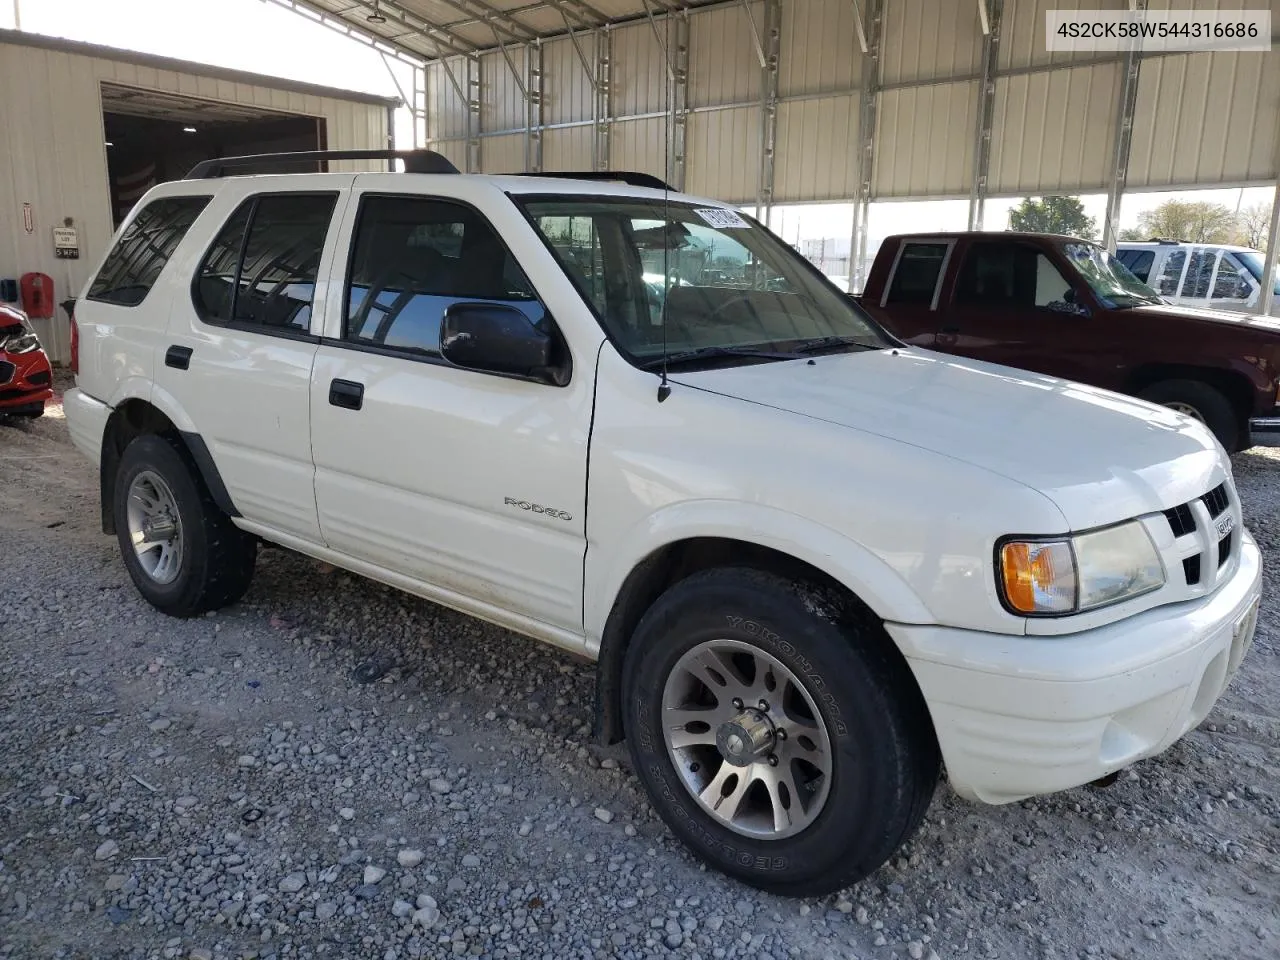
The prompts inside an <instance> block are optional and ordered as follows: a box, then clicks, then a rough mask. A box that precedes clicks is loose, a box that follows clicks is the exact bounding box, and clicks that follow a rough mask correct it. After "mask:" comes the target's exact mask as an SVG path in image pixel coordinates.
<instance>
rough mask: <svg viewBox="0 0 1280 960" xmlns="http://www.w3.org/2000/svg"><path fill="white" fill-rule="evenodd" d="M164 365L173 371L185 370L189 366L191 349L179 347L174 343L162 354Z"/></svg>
mask: <svg viewBox="0 0 1280 960" xmlns="http://www.w3.org/2000/svg"><path fill="white" fill-rule="evenodd" d="M164 365H165V366H166V367H173V368H174V369H175V370H186V369H187V368H188V367H190V366H191V348H190V347H180V346H178V345H177V344H176V343H175V344H174V345H173V346H171V347H170V348H169V349H168V350H166V351H165V352H164Z"/></svg>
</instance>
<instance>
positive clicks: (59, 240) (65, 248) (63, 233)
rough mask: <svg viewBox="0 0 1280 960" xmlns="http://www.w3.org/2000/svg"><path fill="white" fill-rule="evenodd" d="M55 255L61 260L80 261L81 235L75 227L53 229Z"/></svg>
mask: <svg viewBox="0 0 1280 960" xmlns="http://www.w3.org/2000/svg"><path fill="white" fill-rule="evenodd" d="M53 255H54V256H55V257H57V258H58V259H59V260H79V259H80V235H79V233H77V232H76V228H75V227H72V226H66V227H54V228H53Z"/></svg>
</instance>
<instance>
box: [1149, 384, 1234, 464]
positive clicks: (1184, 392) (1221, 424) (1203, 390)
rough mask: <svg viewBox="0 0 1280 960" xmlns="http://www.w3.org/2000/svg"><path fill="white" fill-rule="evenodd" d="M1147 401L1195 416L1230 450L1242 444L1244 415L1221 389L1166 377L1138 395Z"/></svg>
mask: <svg viewBox="0 0 1280 960" xmlns="http://www.w3.org/2000/svg"><path fill="white" fill-rule="evenodd" d="M1138 396H1139V397H1140V398H1142V399H1143V400H1147V401H1150V402H1151V403H1158V404H1160V405H1161V406H1164V407H1170V408H1172V409H1174V410H1177V411H1178V412H1179V413H1185V414H1187V415H1189V416H1192V417H1195V418H1196V419H1197V420H1199V421H1200V422H1201V423H1203V424H1204V425H1205V426H1206V427H1208V428H1209V430H1210V431H1211V432H1212V433H1213V435H1214V436H1215V437H1217V438H1218V442H1219V443H1220V444H1222V446H1223V448H1224V449H1226V451H1227V452H1228V453H1235V452H1236V450H1237V449H1239V445H1240V422H1239V420H1240V418H1239V417H1237V416H1236V412H1235V409H1234V408H1233V407H1232V406H1231V401H1230V400H1228V399H1227V398H1226V397H1225V396H1224V395H1223V394H1222V392H1221V391H1220V390H1218V389H1217V388H1216V387H1211V386H1209V384H1207V383H1202V382H1200V381H1199V380H1162V381H1160V382H1159V383H1153V384H1152V385H1151V386H1149V387H1147V388H1146V389H1145V390H1143V391H1142V392H1141V393H1139V394H1138Z"/></svg>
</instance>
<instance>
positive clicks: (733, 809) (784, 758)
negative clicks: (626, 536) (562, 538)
mask: <svg viewBox="0 0 1280 960" xmlns="http://www.w3.org/2000/svg"><path fill="white" fill-rule="evenodd" d="M880 630H882V627H881V626H880V625H879V624H872V623H862V622H853V623H850V622H844V623H838V622H836V621H835V620H834V619H831V618H828V617H827V616H826V615H825V614H823V613H821V612H818V611H816V610H815V605H814V603H813V602H812V601H811V600H809V599H807V598H806V593H805V588H804V587H803V585H799V586H798V585H797V584H794V583H792V582H791V581H788V580H785V579H783V578H781V577H778V576H775V575H773V574H768V573H763V572H760V571H755V570H748V569H717V570H709V571H705V572H703V573H699V574H695V575H693V576H691V577H689V578H688V579H686V580H683V581H681V582H679V583H677V584H676V585H675V586H673V587H671V588H670V589H669V590H667V591H666V592H665V593H664V594H663V595H662V596H661V597H659V598H658V599H657V601H655V603H654V604H653V606H652V607H651V608H650V609H649V611H648V612H647V613H646V614H645V616H644V617H643V619H642V620H641V621H640V623H639V625H638V626H637V627H636V631H635V634H634V637H633V639H632V641H631V643H630V645H629V646H628V649H627V653H626V658H625V662H624V665H623V697H624V707H623V720H624V724H625V729H626V737H627V740H628V743H629V747H630V750H631V755H632V759H633V761H634V764H635V768H636V772H637V774H638V775H639V777H640V780H641V781H642V782H643V784H644V786H645V788H646V790H647V791H648V793H649V797H650V799H651V801H652V803H653V805H654V807H655V808H656V809H657V811H658V813H659V815H661V817H662V818H663V820H664V821H666V823H667V825H668V827H670V828H671V830H672V832H674V833H675V834H676V835H677V836H678V837H679V838H680V839H681V840H682V841H684V843H685V844H686V845H688V846H689V847H690V849H691V850H692V851H693V852H694V853H695V854H696V855H697V856H698V857H699V858H701V859H702V860H704V861H705V862H706V863H708V864H709V865H710V866H712V867H714V868H716V869H717V870H720V871H722V872H724V873H726V874H729V875H730V876H732V877H735V878H737V879H739V880H741V881H743V882H744V883H747V884H749V885H751V886H754V887H758V888H760V889H762V890H767V891H770V892H773V893H778V894H783V895H786V896H819V895H824V894H828V893H831V892H833V891H835V890H839V889H842V888H844V887H847V886H849V885H850V884H853V883H856V882H857V881H859V880H861V879H862V878H864V877H866V876H867V875H868V874H870V873H872V872H873V871H874V870H876V869H877V868H878V867H880V866H881V864H883V863H884V862H885V861H886V860H888V859H889V857H890V856H892V854H893V853H894V851H896V850H897V849H898V848H899V847H900V846H901V845H902V844H903V843H904V842H906V841H907V840H908V839H909V838H910V837H911V836H912V834H913V833H914V832H915V831H916V829H917V828H918V827H919V825H920V821H921V819H922V818H923V816H924V813H925V811H926V809H927V808H928V805H929V802H930V800H931V799H932V797H933V793H934V790H935V788H936V786H937V783H938V773H939V758H938V747H937V741H936V739H935V737H934V734H933V730H932V727H931V726H930V723H929V719H928V714H927V710H926V708H925V705H924V702H923V698H922V697H921V695H920V693H919V689H918V688H917V687H916V685H915V681H914V679H913V678H912V677H911V675H910V671H909V669H908V668H907V666H906V664H905V663H904V662H903V661H902V659H901V657H900V656H898V655H897V652H896V651H895V650H893V649H892V646H891V641H890V640H889V639H888V638H887V637H885V636H883V635H880V636H876V635H875V633H876V631H880ZM708 664H710V665H711V669H710V671H708V670H707V669H706V666H707V665H708ZM707 678H709V679H707ZM673 691H675V695H674V696H673ZM735 700H737V701H742V702H743V704H744V707H751V706H752V705H753V702H754V703H756V704H758V703H759V701H761V700H764V701H765V703H766V704H767V709H764V710H763V711H756V710H745V709H743V708H739V707H738V706H737V705H736V703H735ZM713 704H714V706H713ZM691 711H698V712H702V711H705V715H706V718H707V719H706V722H703V721H702V720H700V719H687V718H690V716H691ZM722 714H723V716H722ZM695 716H696V715H695ZM746 717H750V718H752V719H751V720H750V721H748V722H747V724H746V726H745V727H744V726H741V725H739V721H741V720H742V719H743V718H746ZM761 718H765V720H766V721H767V725H768V728H769V729H768V732H765V733H762V734H760V736H759V739H752V738H750V737H748V738H747V740H746V741H745V742H746V743H747V744H748V750H749V751H755V752H751V753H744V752H737V751H739V750H740V748H741V747H742V744H743V743H744V740H743V738H742V736H740V735H739V734H740V733H741V732H742V731H744V730H746V729H748V728H750V729H755V730H760V729H762V726H761ZM682 719H687V722H681V720H682ZM753 724H754V726H753ZM779 731H783V734H785V738H784V736H782V735H780V734H779ZM787 731H789V732H787ZM717 734H718V736H717ZM824 748H825V749H824ZM730 758H732V759H733V761H734V762H731V759H730ZM779 777H782V778H783V786H781V787H780V786H778V782H779V780H778V778H779ZM788 801H789V802H788Z"/></svg>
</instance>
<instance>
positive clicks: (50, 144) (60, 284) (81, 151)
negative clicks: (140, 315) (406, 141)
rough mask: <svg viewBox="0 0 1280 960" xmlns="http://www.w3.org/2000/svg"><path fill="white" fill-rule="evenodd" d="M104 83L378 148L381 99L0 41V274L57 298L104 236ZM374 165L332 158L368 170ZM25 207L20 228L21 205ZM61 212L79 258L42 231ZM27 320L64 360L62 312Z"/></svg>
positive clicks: (78, 281)
mask: <svg viewBox="0 0 1280 960" xmlns="http://www.w3.org/2000/svg"><path fill="white" fill-rule="evenodd" d="M101 81H110V82H112V83H116V84H122V85H126V86H133V87H144V88H146V89H149V90H161V91H168V92H178V93H183V94H186V95H188V96H192V97H201V98H204V99H208V100H220V101H226V102H234V103H247V104H253V105H255V106H258V107H262V108H266V109H271V110H278V111H281V112H283V113H293V114H301V115H304V116H311V117H321V118H323V119H324V120H325V122H326V130H327V135H328V145H329V147H330V148H332V149H341V148H347V149H360V148H375V149H382V148H385V147H386V145H387V108H386V106H383V105H377V104H369V103H360V102H355V101H345V100H338V99H333V98H329V97H320V96H315V95H311V94H304V93H299V92H296V91H290V90H283V89H276V88H272V87H266V86H257V85H251V84H247V83H238V82H231V81H228V80H225V79H220V78H217V77H211V76H200V75H197V74H191V73H179V72H174V71H171V70H162V69H157V68H155V67H151V66H147V65H142V64H135V63H129V62H123V61H117V60H110V59H99V58H97V57H89V56H83V55H80V54H73V53H69V52H65V51H61V50H51V49H44V48H41V47H34V46H30V47H29V46H20V45H14V44H0V91H3V95H2V96H0V157H3V158H4V166H3V168H0V211H3V214H0V277H15V278H16V277H18V276H19V275H21V274H23V273H27V272H30V271H35V272H39V273H46V274H48V275H49V276H50V277H52V278H53V282H54V294H55V298H56V299H57V300H59V301H61V300H63V299H65V298H66V297H68V296H75V295H78V294H79V293H80V291H81V289H82V287H83V286H84V284H85V282H86V281H87V280H88V279H89V276H90V274H91V273H92V271H93V270H94V268H95V267H96V265H97V262H98V260H99V258H100V257H101V256H102V254H103V253H105V251H106V247H107V245H108V244H109V242H110V240H111V234H112V220H111V210H110V200H109V192H108V186H107V156H106V147H105V146H104V142H103V127H102V106H101V100H100V91H99V83H100V82H101ZM380 164H381V161H368V162H359V163H346V164H334V165H333V169H339V168H345V169H370V168H371V167H378V166H379V165H380ZM24 203H29V204H31V210H32V215H33V218H34V225H33V230H32V232H31V233H30V234H28V233H27V232H26V229H25V227H24V224H23V214H22V210H23V204H24ZM66 217H71V218H73V219H74V221H75V227H76V229H77V230H78V231H79V241H80V259H78V260H59V259H56V258H55V257H54V255H53V239H52V236H51V231H52V229H53V228H54V227H55V226H61V225H62V223H63V219H64V218H66ZM57 314H58V316H57V317H56V318H55V320H54V321H53V322H51V323H50V322H44V321H39V322H37V327H38V332H39V333H40V334H41V339H42V340H43V341H44V343H45V345H46V347H47V348H48V349H49V352H50V354H51V355H52V356H53V358H54V359H55V360H58V361H64V360H65V359H66V358H67V356H68V342H67V340H68V337H67V326H66V323H65V315H63V314H62V311H61V310H58V311H57Z"/></svg>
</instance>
